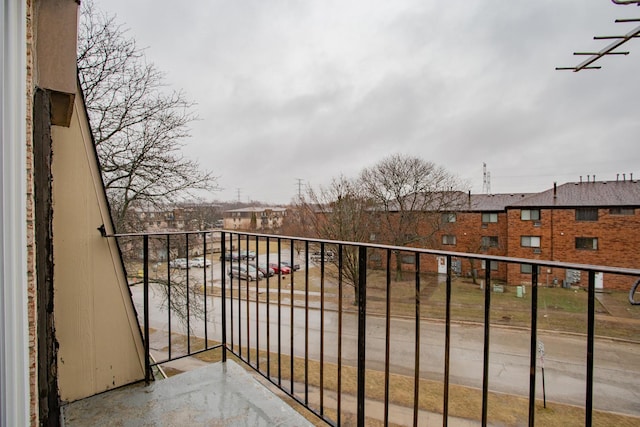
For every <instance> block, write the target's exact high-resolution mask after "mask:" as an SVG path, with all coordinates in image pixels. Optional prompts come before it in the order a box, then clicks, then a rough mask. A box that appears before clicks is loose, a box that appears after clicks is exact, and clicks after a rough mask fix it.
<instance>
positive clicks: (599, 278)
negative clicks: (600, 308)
mask: <svg viewBox="0 0 640 427" xmlns="http://www.w3.org/2000/svg"><path fill="white" fill-rule="evenodd" d="M595 280H596V282H595V285H596V289H604V274H603V273H602V271H597V272H596V274H595Z"/></svg>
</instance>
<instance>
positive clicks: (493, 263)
mask: <svg viewBox="0 0 640 427" xmlns="http://www.w3.org/2000/svg"><path fill="white" fill-rule="evenodd" d="M489 266H490V267H491V270H492V271H497V270H498V261H491V262H490V263H489ZM482 269H483V270H486V269H487V262H486V261H485V260H482Z"/></svg>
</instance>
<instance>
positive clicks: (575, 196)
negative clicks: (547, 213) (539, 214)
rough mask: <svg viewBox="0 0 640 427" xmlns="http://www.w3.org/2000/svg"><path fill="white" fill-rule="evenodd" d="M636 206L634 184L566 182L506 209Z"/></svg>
mask: <svg viewBox="0 0 640 427" xmlns="http://www.w3.org/2000/svg"><path fill="white" fill-rule="evenodd" d="M581 206H583V207H587V206H593V207H598V206H601V207H606V206H628V207H631V206H640V183H639V182H638V181H629V180H627V181H589V182H568V183H566V184H562V185H559V186H558V187H557V188H556V189H555V190H554V189H553V188H552V189H550V190H547V191H544V192H542V193H536V194H532V195H530V196H529V197H525V198H523V199H522V200H520V201H519V202H517V203H512V204H511V205H510V206H509V207H514V208H519V207H541V208H542V207H581Z"/></svg>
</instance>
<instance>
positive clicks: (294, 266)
mask: <svg viewBox="0 0 640 427" xmlns="http://www.w3.org/2000/svg"><path fill="white" fill-rule="evenodd" d="M280 264H282V265H284V266H285V267H289V268H290V269H293V270H295V271H298V270H300V264H293V265H292V264H291V263H290V262H289V261H280Z"/></svg>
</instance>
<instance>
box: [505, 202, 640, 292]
mask: <svg viewBox="0 0 640 427" xmlns="http://www.w3.org/2000/svg"><path fill="white" fill-rule="evenodd" d="M508 218H509V248H508V255H509V256H512V257H522V258H532V259H543V260H552V261H563V262H573V263H580V264H596V265H607V266H614V267H627V268H639V267H640V252H638V251H637V250H635V249H634V245H633V242H637V241H639V240H638V239H639V238H640V212H638V210H636V214H635V215H633V216H631V215H610V214H609V209H599V210H598V221H576V219H575V209H553V210H551V209H542V210H541V215H540V227H535V226H534V224H533V222H532V221H522V220H520V210H519V209H509V211H508ZM523 235H539V236H541V242H540V243H541V247H540V254H534V253H533V250H532V249H531V248H523V247H521V246H520V236H523ZM576 237H595V238H597V239H598V249H597V250H586V249H576V242H575V239H576ZM547 274H549V275H550V277H551V280H553V278H554V277H556V278H557V279H558V281H561V280H562V279H564V278H565V271H564V269H555V270H554V269H550V272H549V273H547V269H543V271H542V274H541V275H540V277H539V283H546V279H547ZM508 280H509V282H510V283H512V284H520V283H522V282H527V283H530V282H531V275H529V274H521V273H520V268H519V266H517V265H513V266H511V267H510V268H509V274H508ZM586 280H587V279H586V275H584V274H583V275H582V280H581V283H580V285H583V286H586V283H587V282H586ZM632 282H633V279H632V278H624V277H622V276H612V275H605V277H604V287H605V288H607V289H622V290H627V289H629V287H630V285H631V283H632Z"/></svg>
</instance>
